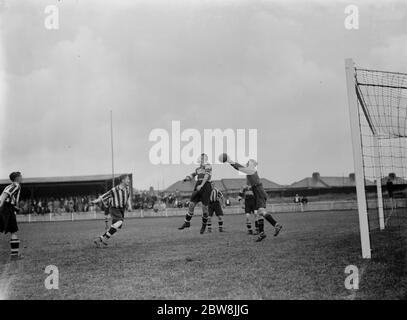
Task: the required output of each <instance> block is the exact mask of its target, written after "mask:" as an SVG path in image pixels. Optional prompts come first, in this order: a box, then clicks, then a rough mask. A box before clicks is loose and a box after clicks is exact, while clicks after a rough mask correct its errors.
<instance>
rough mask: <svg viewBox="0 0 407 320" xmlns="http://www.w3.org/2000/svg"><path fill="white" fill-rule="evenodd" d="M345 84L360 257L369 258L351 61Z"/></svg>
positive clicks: (359, 132) (347, 69)
mask: <svg viewBox="0 0 407 320" xmlns="http://www.w3.org/2000/svg"><path fill="white" fill-rule="evenodd" d="M345 70H346V84H347V92H348V104H349V116H350V129H351V136H352V150H353V163H354V167H355V181H356V193H357V202H358V213H359V228H360V240H361V244H362V257H363V258H366V259H370V258H371V249H370V235H369V222H368V217H367V202H366V192H365V177H364V173H363V172H364V170H363V155H362V143H361V130H360V126H359V111H358V100H357V96H356V84H355V66H354V63H353V60H352V59H346V60H345Z"/></svg>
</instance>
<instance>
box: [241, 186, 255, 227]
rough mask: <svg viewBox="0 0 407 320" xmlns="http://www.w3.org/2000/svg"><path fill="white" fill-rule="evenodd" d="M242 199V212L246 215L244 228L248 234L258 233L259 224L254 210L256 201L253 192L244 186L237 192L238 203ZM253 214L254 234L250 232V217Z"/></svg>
mask: <svg viewBox="0 0 407 320" xmlns="http://www.w3.org/2000/svg"><path fill="white" fill-rule="evenodd" d="M242 199H244V207H243V208H244V212H245V214H246V228H247V233H248V234H258V233H259V222H258V215H257V210H256V200H255V198H254V194H253V190H252V188H251V187H250V186H248V185H245V186H244V187H243V188H242V189H241V190H240V192H239V201H241V200H242ZM251 214H254V227H255V233H253V230H252V223H251V217H250V215H251Z"/></svg>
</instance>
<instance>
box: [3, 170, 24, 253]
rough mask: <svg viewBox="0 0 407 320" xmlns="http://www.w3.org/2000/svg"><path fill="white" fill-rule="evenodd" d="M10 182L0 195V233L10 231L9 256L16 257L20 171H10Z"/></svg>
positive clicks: (17, 248) (18, 245) (21, 179)
mask: <svg viewBox="0 0 407 320" xmlns="http://www.w3.org/2000/svg"><path fill="white" fill-rule="evenodd" d="M9 177H10V180H11V182H12V183H11V184H10V185H8V186H7V187H6V188H4V190H3V192H2V194H1V196H0V233H3V232H4V233H5V234H7V233H10V234H11V237H10V249H11V252H10V254H11V257H12V258H16V257H18V252H19V247H20V240H19V239H18V235H17V231H18V226H17V217H16V214H17V212H18V211H19V210H20V209H19V207H18V202H19V200H20V192H21V185H20V184H21V182H22V181H23V177H22V175H21V173H20V172H12V173H11V174H10V175H9Z"/></svg>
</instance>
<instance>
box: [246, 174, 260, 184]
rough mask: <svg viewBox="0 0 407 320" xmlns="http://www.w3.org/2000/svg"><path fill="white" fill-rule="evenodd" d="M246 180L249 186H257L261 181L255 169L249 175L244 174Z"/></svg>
mask: <svg viewBox="0 0 407 320" xmlns="http://www.w3.org/2000/svg"><path fill="white" fill-rule="evenodd" d="M246 181H247V184H248V185H249V186H257V185H259V184H260V183H261V181H260V177H259V174H258V173H257V171H256V172H255V173H253V174H251V175H246Z"/></svg>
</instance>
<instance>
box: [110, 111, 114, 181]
mask: <svg viewBox="0 0 407 320" xmlns="http://www.w3.org/2000/svg"><path fill="white" fill-rule="evenodd" d="M110 145H111V150H112V187H114V149H113V111H112V110H110Z"/></svg>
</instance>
